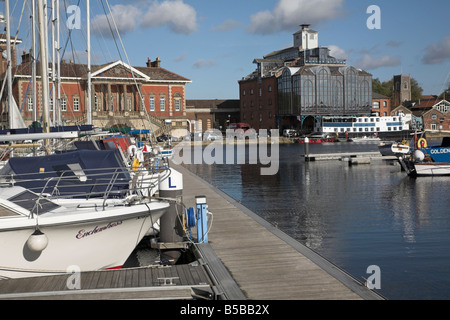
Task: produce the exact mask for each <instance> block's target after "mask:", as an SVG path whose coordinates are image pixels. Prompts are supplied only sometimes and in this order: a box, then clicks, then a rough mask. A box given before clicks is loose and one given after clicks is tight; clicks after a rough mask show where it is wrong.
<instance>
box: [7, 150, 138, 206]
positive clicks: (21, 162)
mask: <svg viewBox="0 0 450 320" xmlns="http://www.w3.org/2000/svg"><path fill="white" fill-rule="evenodd" d="M0 175H1V176H10V175H14V181H15V184H16V185H20V186H23V187H25V188H28V189H30V190H32V191H34V192H37V193H40V192H46V193H54V191H55V190H54V186H55V185H56V184H57V193H58V194H60V195H64V196H83V197H84V196H86V194H87V193H91V195H90V196H92V197H103V196H104V194H105V192H106V190H110V191H111V192H110V193H109V194H108V195H109V196H121V195H123V194H124V193H126V190H127V189H128V187H129V182H130V175H129V174H128V172H127V170H126V168H124V166H123V165H122V162H121V161H120V160H119V157H118V154H117V150H84V149H80V150H72V151H68V152H63V153H55V154H51V155H48V156H38V157H13V158H11V159H9V161H8V163H7V165H6V166H5V167H4V168H2V169H1V170H0ZM49 178H52V179H51V180H50V181H48V180H49ZM59 178H62V179H61V181H59V182H58V180H59ZM112 178H114V179H115V182H114V183H113V184H112V185H110V182H111V179H112Z"/></svg>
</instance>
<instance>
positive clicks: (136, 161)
mask: <svg viewBox="0 0 450 320" xmlns="http://www.w3.org/2000/svg"><path fill="white" fill-rule="evenodd" d="M132 167H133V171H137V170H138V168H139V159H138V158H134V160H133V165H132Z"/></svg>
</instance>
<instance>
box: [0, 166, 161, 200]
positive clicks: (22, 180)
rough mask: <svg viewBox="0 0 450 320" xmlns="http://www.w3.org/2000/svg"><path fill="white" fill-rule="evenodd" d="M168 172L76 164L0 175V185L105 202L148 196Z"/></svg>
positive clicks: (57, 196)
mask: <svg viewBox="0 0 450 320" xmlns="http://www.w3.org/2000/svg"><path fill="white" fill-rule="evenodd" d="M169 175H170V168H169V167H154V168H148V167H137V168H132V167H130V168H127V167H113V168H99V169H98V168H97V169H82V168H76V169H70V170H62V171H47V172H42V173H23V174H9V175H3V176H1V175H0V187H11V186H22V187H24V188H25V189H28V190H30V191H32V192H33V193H35V194H38V195H42V196H45V197H47V198H86V199H90V198H100V199H102V198H103V199H104V202H105V201H106V200H107V199H111V198H125V197H127V196H130V195H137V196H140V197H151V196H152V195H153V194H154V193H155V192H156V190H157V189H158V185H159V183H160V182H161V181H163V180H165V179H167V178H168V176H169Z"/></svg>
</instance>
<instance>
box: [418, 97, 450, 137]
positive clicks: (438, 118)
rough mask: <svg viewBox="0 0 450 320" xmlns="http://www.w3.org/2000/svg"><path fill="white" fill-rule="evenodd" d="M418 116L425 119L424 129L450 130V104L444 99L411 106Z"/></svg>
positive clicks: (419, 102)
mask: <svg viewBox="0 0 450 320" xmlns="http://www.w3.org/2000/svg"><path fill="white" fill-rule="evenodd" d="M410 109H411V111H412V112H413V114H415V115H416V116H421V117H422V118H423V127H424V129H426V130H431V131H443V130H445V131H447V130H450V102H448V101H447V100H444V99H431V100H422V101H418V102H417V103H415V104H414V105H412V106H411V108H410Z"/></svg>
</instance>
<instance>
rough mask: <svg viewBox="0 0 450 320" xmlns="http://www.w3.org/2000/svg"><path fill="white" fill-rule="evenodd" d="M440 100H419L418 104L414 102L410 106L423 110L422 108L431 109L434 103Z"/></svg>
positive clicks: (412, 108)
mask: <svg viewBox="0 0 450 320" xmlns="http://www.w3.org/2000/svg"><path fill="white" fill-rule="evenodd" d="M441 101H442V100H437V99H432V100H425V101H420V102H419V103H418V104H415V105H414V106H412V107H411V110H423V109H431V108H432V107H433V106H434V105H435V104H438V103H439V102H441Z"/></svg>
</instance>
